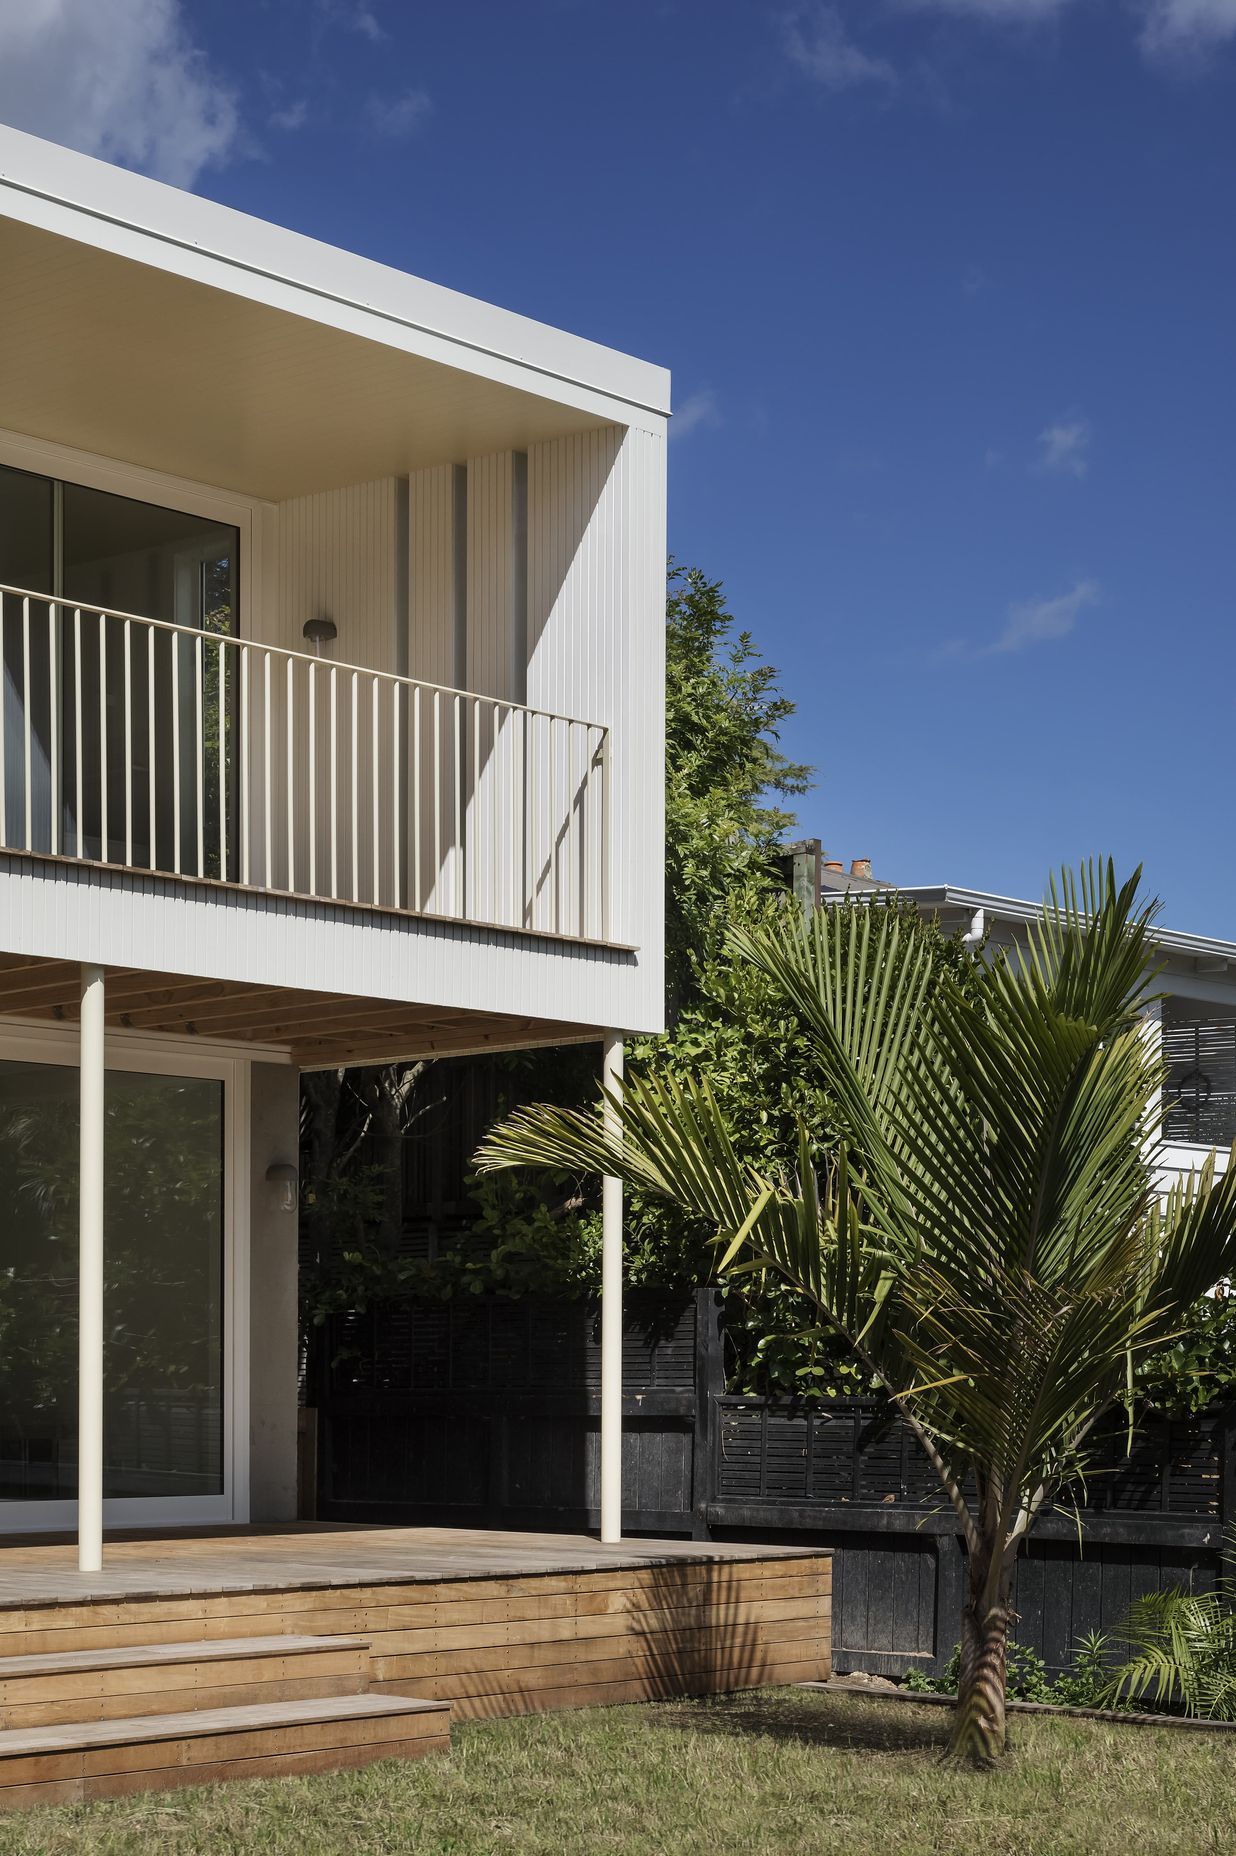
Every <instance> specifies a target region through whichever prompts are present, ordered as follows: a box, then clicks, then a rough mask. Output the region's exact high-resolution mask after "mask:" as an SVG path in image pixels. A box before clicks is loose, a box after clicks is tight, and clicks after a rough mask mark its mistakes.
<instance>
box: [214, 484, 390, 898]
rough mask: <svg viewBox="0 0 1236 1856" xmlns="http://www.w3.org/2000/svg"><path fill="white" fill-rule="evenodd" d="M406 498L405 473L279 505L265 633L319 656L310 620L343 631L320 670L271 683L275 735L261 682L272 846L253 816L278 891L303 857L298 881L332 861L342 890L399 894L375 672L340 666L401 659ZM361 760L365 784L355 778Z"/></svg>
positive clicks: (258, 724) (384, 724) (258, 849)
mask: <svg viewBox="0 0 1236 1856" xmlns="http://www.w3.org/2000/svg"><path fill="white" fill-rule="evenodd" d="M403 496H404V491H403V485H402V484H401V482H400V481H399V479H397V478H394V477H383V478H380V479H378V480H377V481H376V482H373V483H361V484H352V485H349V486H348V487H347V488H345V489H340V490H324V491H320V492H317V493H315V494H313V495H310V496H299V497H294V498H292V499H291V500H290V501H288V502H285V503H281V504H279V505H278V507H277V509H276V511H275V512H274V520H275V521H276V523H277V541H276V543H275V550H274V552H275V567H274V579H275V586H274V589H273V598H269V599H268V600H267V601H266V605H265V610H264V615H263V619H262V625H261V630H260V632H258V633H255V635H256V636H259V637H260V638H261V640H262V642H264V643H268V644H277V645H281V646H282V647H283V648H284V649H285V650H289V651H300V652H308V653H312V651H313V645H312V644H311V643H308V642H307V641H306V639H305V636H304V627H305V623H306V621H307V620H310V619H319V618H328V619H330V620H332V621H333V623H334V624H335V626H336V628H337V636H336V638H335V639H334V641H333V642H331V643H329V644H326V645H324V646H323V649H322V657H321V663H320V667H319V668H317V669H316V670H315V671H314V672H313V673H312V675H311V673H310V671H309V667H308V665H306V664H296V665H295V666H293V667H292V669H291V672H290V682H289V673H285V674H284V675H283V676H282V678H281V679H280V682H279V687H272V690H271V692H270V713H271V724H270V731H269V740H267V738H266V728H265V712H266V691H265V689H264V687H261V686H260V685H258V684H255V685H254V687H253V688H252V689H251V692H250V713H251V723H250V728H249V743H250V752H251V753H252V754H253V756H254V758H255V761H256V762H259V764H260V761H262V760H264V759H265V756H266V754H267V753H268V752H269V755H270V761H271V768H272V773H273V776H274V778H273V802H274V803H273V812H272V817H273V820H274V821H275V825H274V830H273V833H272V840H273V841H272V842H270V844H269V845H268V844H267V840H266V828H265V818H264V816H259V817H256V818H254V819H252V820H251V833H252V842H253V845H254V851H255V875H256V878H257V880H258V881H259V882H263V881H264V880H265V873H266V858H267V854H268V852H269V857H270V867H271V876H272V880H273V883H274V886H275V887H276V888H279V887H283V886H285V885H286V884H288V882H289V876H290V874H291V871H290V866H291V865H292V864H293V863H294V864H295V871H294V875H295V878H296V884H297V886H299V887H302V888H303V887H305V886H307V884H308V878H309V869H310V862H311V859H312V862H313V865H314V867H315V874H316V875H317V877H318V879H319V883H320V882H321V877H322V873H323V872H324V871H326V870H329V869H330V868H331V866H332V858H333V862H334V866H335V868H336V869H337V872H338V884H337V887H338V893H339V894H340V895H341V896H346V897H356V898H357V899H362V900H369V899H371V898H372V897H374V895H375V894H380V895H381V898H382V899H383V900H389V899H391V898H392V892H391V888H390V884H391V878H392V876H393V873H392V872H382V871H380V870H376V871H375V868H374V864H373V854H374V846H373V842H372V839H373V833H372V829H371V820H372V814H373V804H372V793H371V791H370V785H371V776H370V769H371V768H372V766H373V763H374V758H375V756H374V751H373V750H374V711H373V704H372V694H373V686H372V683H371V680H370V679H368V678H360V679H355V680H354V679H353V678H352V676H351V675H350V673H349V672H347V671H346V670H338V671H336V672H335V673H334V675H333V677H332V673H331V663H332V661H333V662H335V663H343V664H360V665H363V666H365V667H366V668H367V669H372V670H380V671H387V672H393V671H396V670H397V669H398V667H399V664H400V631H401V628H402V624H403V614H402V612H401V611H400V598H401V592H402V589H403V588H404V586H405V579H404V563H403V562H402V561H401V560H400V558H399V556H400V542H401V538H402V535H403ZM311 685H312V690H311ZM354 686H355V687H354ZM383 694H384V686H382V687H380V688H379V709H378V720H377V736H378V755H377V759H378V762H379V764H380V765H381V764H384V763H385V765H389V751H390V748H389V744H390V738H391V736H392V734H393V718H392V717H391V716H390V715H389V714H388V712H387V711H388V707H389V704H388V703H386V702H384V701H382V700H381V699H382V696H383ZM332 700H333V704H334V714H335V716H336V718H337V734H336V740H335V756H336V759H335V778H336V785H337V790H338V791H339V792H340V793H346V794H347V795H348V797H347V801H346V803H343V802H342V801H340V802H335V801H334V800H333V799H332V779H331V733H330V731H331V713H332ZM354 701H355V722H354V720H353V705H354ZM289 729H290V739H289ZM354 763H355V766H356V768H357V771H358V779H357V787H356V791H353V790H352V788H351V785H350V776H351V769H352V766H353V764H354ZM311 765H312V768H313V779H312V786H313V793H312V804H311V795H310V783H311V782H310V767H311ZM289 768H290V769H291V773H290V780H289ZM289 785H290V790H291V797H292V808H293V809H292V826H291V829H290V830H288V829H285V828H283V827H282V825H281V823H280V822H281V821H283V820H285V819H286V816H287V815H286V812H285V809H284V804H283V800H284V795H285V794H286V793H287V792H288V790H289ZM332 831H333V833H334V836H333V838H332ZM311 840H312V842H311Z"/></svg>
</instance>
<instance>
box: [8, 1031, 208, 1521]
mask: <svg viewBox="0 0 1236 1856" xmlns="http://www.w3.org/2000/svg"><path fill="white" fill-rule="evenodd" d="M226 1091H227V1082H226V1080H225V1079H224V1078H223V1077H214V1076H206V1075H193V1076H185V1075H174V1074H168V1073H161V1072H158V1071H155V1070H146V1069H137V1068H134V1069H121V1068H109V1070H108V1074H107V1090H106V1134H105V1155H106V1159H105V1189H104V1256H105V1288H104V1336H105V1338H104V1439H105V1442H104V1496H105V1500H106V1502H107V1504H108V1516H109V1520H110V1521H111V1523H112V1524H113V1525H115V1524H117V1523H118V1522H119V1523H123V1522H124V1521H125V1520H126V1519H129V1520H131V1521H133V1522H143V1521H148V1520H153V1521H159V1520H163V1519H167V1520H168V1521H169V1522H171V1521H175V1520H177V1519H181V1520H195V1519H199V1518H201V1519H216V1518H228V1517H230V1513H231V1508H230V1500H231V1491H230V1489H229V1486H228V1484H229V1465H230V1452H229V1449H228V1432H229V1426H230V1425H231V1423H232V1419H233V1413H232V1410H231V1398H230V1394H229V1360H230V1358H231V1349H230V1345H229V1342H230V1335H229V1324H230V1321H231V1309H232V1302H231V1295H230V1290H231V1284H230V1283H229V1281H228V1274H229V1253H230V1245H229V1222H230V1221H229V1212H228V1205H229V1187H230V1178H229V1174H230V1165H229V1154H228V1144H229V1114H228V1108H229V1105H228V1102H227V1094H226ZM77 1143H78V1078H77V1070H76V1068H75V1067H74V1066H72V1065H70V1064H66V1063H63V1062H47V1063H44V1062H38V1061H26V1060H13V1059H11V1058H8V1057H5V1056H4V1055H3V1053H2V1051H0V1533H4V1532H8V1531H14V1530H17V1529H22V1528H25V1529H28V1528H31V1527H39V1526H40V1525H41V1526H44V1527H63V1526H68V1525H72V1519H73V1509H72V1504H73V1503H74V1501H75V1498H76V1494H77V1339H78V1328H77V1293H78V1283H77V1249H78V1231H77V1211H78V1206H77V1174H78V1148H77ZM44 1517H46V1518H44Z"/></svg>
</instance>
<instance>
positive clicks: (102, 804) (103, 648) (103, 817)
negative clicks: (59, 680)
mask: <svg viewBox="0 0 1236 1856" xmlns="http://www.w3.org/2000/svg"><path fill="white" fill-rule="evenodd" d="M96 617H97V618H98V621H99V857H100V859H101V860H102V862H103V863H106V862H107V852H108V842H107V836H108V833H107V826H108V817H107V615H106V613H103V612H100V613H97V614H96Z"/></svg>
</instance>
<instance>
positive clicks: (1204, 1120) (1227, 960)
mask: <svg viewBox="0 0 1236 1856" xmlns="http://www.w3.org/2000/svg"><path fill="white" fill-rule="evenodd" d="M786 854H787V860H788V862H789V864H790V866H791V867H792V871H793V875H794V880H795V882H796V884H797V886H798V887H799V888H800V889H803V891H804V893H806V890H808V889H810V890H812V892H813V893H814V894H815V895H817V896H818V897H819V899H820V900H821V901H823V902H828V901H836V900H840V899H842V898H844V897H846V896H870V895H873V894H879V893H884V894H888V895H893V894H896V895H900V896H903V897H905V898H906V900H907V901H909V902H912V903H913V904H914V906H915V907H916V908H917V909H919V910H920V911H921V912H922V913H923V914H924V915H928V916H931V917H933V918H934V919H935V920H936V921H938V922H939V924H940V926H941V928H942V929H943V930H944V931H945V933H946V934H961V935H964V936H968V937H971V938H972V943H973V945H974V946H976V947H978V946H980V945H981V946H982V947H984V948H986V949H988V950H994V949H996V948H1015V947H1017V946H1018V945H1021V944H1024V942H1025V936H1026V927H1027V924H1028V923H1030V922H1032V921H1034V920H1035V918H1036V917H1037V915H1038V913H1039V909H1040V907H1041V904H1039V903H1035V902H1025V901H1021V900H1019V899H1017V898H1015V897H1010V896H996V895H992V894H990V893H989V892H988V891H986V890H979V889H969V888H964V887H961V886H959V885H957V884H953V883H936V884H920V885H914V884H912V885H909V886H902V885H894V884H892V883H888V882H886V881H884V880H882V879H880V878H878V877H874V876H873V875H872V870H871V863H870V861H869V860H868V859H866V858H858V859H852V860H851V862H850V863H849V864H848V865H846V864H845V863H842V862H839V861H836V860H828V859H825V858H824V856H823V855H822V853H821V849H820V845H819V842H818V841H817V840H815V839H809V840H804V841H802V842H801V843H799V844H796V845H792V846H787V851H786ZM1154 943H1155V948H1156V952H1157V955H1158V961H1159V971H1158V975H1157V989H1158V990H1159V991H1160V992H1161V994H1162V997H1161V998H1160V999H1159V1000H1157V1001H1156V1003H1155V1004H1154V1005H1153V1006H1152V1007H1151V1008H1150V1010H1149V1011H1148V1013H1147V1025H1148V1029H1149V1032H1150V1035H1153V1036H1154V1037H1156V1038H1157V1039H1159V1041H1160V1044H1161V1049H1162V1056H1163V1063H1164V1068H1165V1081H1164V1109H1165V1114H1164V1122H1163V1137H1164V1141H1165V1152H1164V1162H1165V1176H1166V1177H1167V1178H1169V1179H1170V1178H1171V1177H1172V1176H1173V1175H1175V1174H1177V1173H1179V1172H1182V1171H1188V1170H1190V1169H1192V1168H1194V1167H1196V1166H1198V1165H1200V1164H1201V1162H1202V1161H1203V1160H1204V1159H1205V1158H1206V1156H1207V1155H1208V1154H1209V1153H1210V1152H1211V1151H1212V1149H1217V1150H1218V1154H1219V1161H1218V1164H1219V1165H1220V1167H1222V1166H1224V1165H1226V1157H1227V1154H1228V1151H1229V1150H1230V1148H1231V1146H1232V1143H1233V1141H1236V941H1220V940H1216V939H1214V938H1213V937H1212V936H1210V935H1200V934H1186V933H1183V932H1181V931H1180V930H1177V929H1172V928H1159V927H1156V928H1155V930H1154Z"/></svg>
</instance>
